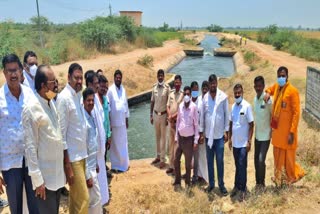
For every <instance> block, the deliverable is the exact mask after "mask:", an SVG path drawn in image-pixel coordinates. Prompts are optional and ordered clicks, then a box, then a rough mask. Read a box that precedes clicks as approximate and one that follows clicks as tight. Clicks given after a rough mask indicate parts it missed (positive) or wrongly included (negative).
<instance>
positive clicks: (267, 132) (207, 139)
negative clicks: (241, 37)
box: [150, 66, 305, 200]
mask: <svg viewBox="0 0 320 214" xmlns="http://www.w3.org/2000/svg"><path fill="white" fill-rule="evenodd" d="M157 77H158V83H156V84H155V85H154V86H153V89H152V97H151V108H150V121H151V124H153V125H154V128H155V133H156V145H157V146H156V148H157V156H156V158H155V159H154V160H153V161H152V164H159V168H160V169H163V168H166V164H165V162H166V158H165V157H166V144H167V129H168V131H169V137H168V154H169V167H168V169H167V171H166V172H167V173H171V174H173V175H174V176H175V180H174V183H173V185H175V186H178V187H180V186H181V177H182V176H181V172H180V159H181V156H182V154H184V156H185V168H186V174H185V175H184V176H183V177H184V179H185V183H186V185H187V187H190V185H191V184H196V183H197V182H199V181H202V180H204V181H206V182H207V183H208V184H209V185H208V186H207V188H206V191H207V192H211V191H213V189H214V188H215V176H214V172H215V170H214V158H215V159H216V167H217V170H216V171H217V174H218V175H217V177H218V179H217V180H218V186H219V190H220V193H221V195H223V196H226V195H227V194H228V191H227V189H226V187H225V185H224V145H225V143H227V142H228V146H229V148H230V150H232V151H233V157H234V162H235V168H236V170H235V180H234V188H233V190H232V192H231V194H230V195H231V196H232V197H233V196H236V195H239V196H240V200H244V199H245V196H246V193H247V162H248V152H249V151H250V150H251V142H252V137H253V136H255V139H254V165H255V171H256V188H257V189H264V187H265V174H266V164H265V160H266V156H267V152H268V149H269V145H270V142H271V141H272V144H273V154H274V177H273V178H272V181H273V182H274V183H275V184H276V185H277V186H283V185H290V184H293V183H295V182H296V181H298V180H299V179H301V178H302V177H303V176H304V174H305V172H304V170H303V169H302V168H301V167H300V166H299V165H298V164H297V163H296V161H295V157H296V149H297V143H298V142H297V141H298V137H297V127H298V122H299V117H300V101H299V93H298V91H297V89H296V88H294V87H293V86H292V85H291V84H290V82H289V81H288V69H287V68H286V67H283V66H282V67H280V68H279V69H278V71H277V83H275V84H274V85H273V86H271V87H269V88H267V89H265V81H264V78H263V77H262V76H257V77H256V78H255V79H254V83H253V84H254V89H255V91H256V96H255V97H254V106H253V108H252V107H251V104H250V103H249V102H247V101H246V100H245V99H244V98H243V93H244V91H243V86H242V85H241V84H236V85H235V86H234V88H233V93H234V94H233V97H234V101H235V102H234V104H233V105H232V107H231V110H230V111H229V102H228V96H227V94H225V93H224V92H223V91H221V90H220V89H219V88H218V78H217V76H216V75H214V74H212V75H210V76H209V78H208V81H204V82H203V83H202V86H201V92H202V94H201V95H200V96H199V87H198V83H197V82H192V83H191V86H185V87H184V89H183V91H182V90H181V89H180V88H181V85H182V78H181V76H180V75H176V76H175V78H174V84H173V86H174V89H172V90H170V86H169V85H168V84H166V83H165V82H164V71H163V70H161V69H160V70H159V71H158V73H157ZM271 96H273V99H272V100H271ZM254 118H255V119H254ZM254 121H255V123H254ZM168 125H169V127H168V128H167V126H168ZM192 165H193V176H192V179H191V170H192Z"/></svg>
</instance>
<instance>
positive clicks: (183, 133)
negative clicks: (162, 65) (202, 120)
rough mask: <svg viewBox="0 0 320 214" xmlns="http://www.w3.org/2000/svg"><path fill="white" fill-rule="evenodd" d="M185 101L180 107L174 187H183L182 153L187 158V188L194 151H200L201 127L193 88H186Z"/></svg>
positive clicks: (176, 138)
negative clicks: (193, 97) (193, 96)
mask: <svg viewBox="0 0 320 214" xmlns="http://www.w3.org/2000/svg"><path fill="white" fill-rule="evenodd" d="M183 92H184V98H183V99H184V101H183V103H181V104H180V105H179V109H178V116H177V124H176V136H175V143H177V149H176V152H175V159H174V168H175V181H174V183H173V185H175V186H176V185H178V186H181V171H180V159H181V155H182V153H183V154H184V157H185V167H186V179H185V182H186V186H190V174H191V161H192V156H193V151H194V150H197V149H198V139H199V125H198V118H199V113H198V108H197V106H196V105H195V104H194V103H193V102H191V88H190V87H189V86H186V87H184V89H183Z"/></svg>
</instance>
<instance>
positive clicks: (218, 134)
mask: <svg viewBox="0 0 320 214" xmlns="http://www.w3.org/2000/svg"><path fill="white" fill-rule="evenodd" d="M208 81H209V92H208V93H206V95H204V97H203V99H202V106H201V109H200V110H201V113H200V115H201V118H200V134H201V136H203V132H205V138H206V148H207V164H208V175H209V186H208V187H207V189H206V190H207V192H211V191H212V190H213V189H214V185H215V180H214V156H216V161H217V172H218V185H219V190H220V193H221V194H222V195H223V196H226V195H227V194H228V192H227V189H226V188H225V186H224V181H223V177H224V161H223V159H224V144H225V143H226V142H227V139H228V137H227V136H228V129H229V121H228V119H229V118H228V117H229V110H228V107H229V106H228V97H227V95H226V94H225V93H224V92H222V91H221V90H220V89H218V78H217V76H216V75H215V74H212V75H210V76H209V80H208Z"/></svg>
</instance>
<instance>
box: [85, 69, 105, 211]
mask: <svg viewBox="0 0 320 214" xmlns="http://www.w3.org/2000/svg"><path fill="white" fill-rule="evenodd" d="M94 74H95V73H94ZM94 96H95V92H94V90H93V89H92V88H86V89H85V90H84V91H83V93H82V97H83V108H84V112H85V117H86V123H87V133H88V135H87V149H88V158H87V160H86V180H87V186H88V188H89V195H90V202H89V213H90V214H101V213H102V206H101V193H100V186H99V180H98V173H99V174H100V173H101V172H99V171H100V167H99V165H98V161H97V159H98V152H99V151H98V148H99V145H98V138H97V136H98V130H97V126H96V123H95V119H94V116H93V112H94V110H93V108H94V106H95V104H94V99H95V97H94Z"/></svg>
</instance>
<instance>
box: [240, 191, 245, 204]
mask: <svg viewBox="0 0 320 214" xmlns="http://www.w3.org/2000/svg"><path fill="white" fill-rule="evenodd" d="M246 196H247V192H246V191H240V197H239V202H243V201H245V200H246Z"/></svg>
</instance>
